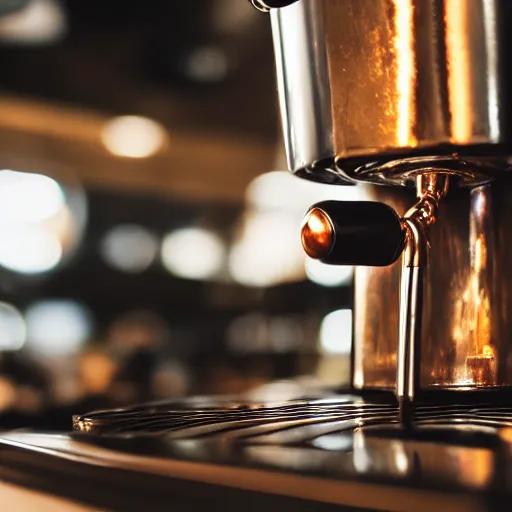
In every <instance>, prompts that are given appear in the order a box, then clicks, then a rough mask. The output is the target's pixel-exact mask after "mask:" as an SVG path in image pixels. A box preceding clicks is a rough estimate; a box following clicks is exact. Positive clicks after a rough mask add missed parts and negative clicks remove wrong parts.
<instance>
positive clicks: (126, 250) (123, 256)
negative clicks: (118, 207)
mask: <svg viewBox="0 0 512 512" xmlns="http://www.w3.org/2000/svg"><path fill="white" fill-rule="evenodd" d="M159 248H160V240H159V238H158V236H157V235H156V234H155V233H153V232H152V231H150V230H149V229H147V228H145V227H144V226H139V225H137V224H122V225H119V226H116V227H114V228H112V229H111V230H109V231H108V232H107V233H106V235H105V236H104V238H103V240H102V242H101V247H100V252H101V255H102V257H103V259H104V260H105V261H106V262H107V263H108V264H109V265H110V266H111V267H113V268H115V269H117V270H121V271H123V272H129V273H138V272H143V271H144V270H147V268H148V267H149V266H150V265H151V263H153V261H154V260H155V258H156V256H157V254H158V250H159Z"/></svg>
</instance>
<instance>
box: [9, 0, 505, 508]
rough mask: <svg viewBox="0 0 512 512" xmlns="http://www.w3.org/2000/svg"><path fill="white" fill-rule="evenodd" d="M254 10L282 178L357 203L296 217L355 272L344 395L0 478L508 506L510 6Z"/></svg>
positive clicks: (131, 427) (155, 414)
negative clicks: (274, 103)
mask: <svg viewBox="0 0 512 512" xmlns="http://www.w3.org/2000/svg"><path fill="white" fill-rule="evenodd" d="M252 3H253V4H254V5H255V6H256V7H257V8H259V9H260V10H262V11H268V12H270V14H269V16H270V18H271V22H272V29H273V34H274V42H275V53H276V62H277V78H278V89H279V94H280V104H281V110H282V118H283V126H284V138H285V143H286V149H287V155H288V162H289V167H290V169H291V170H292V171H293V172H294V173H296V174H297V175H298V176H300V177H301V178H305V179H309V180H312V181H320V182H324V183H331V184H332V185H333V186H363V187H364V190H366V191H367V194H368V201H364V202H335V201H326V202H323V203H319V204H317V205H312V207H311V209H310V210H309V211H308V212H307V213H306V217H305V219H304V223H303V226H302V231H301V234H302V242H303V245H304V249H305V251H306V253H307V254H308V255H309V256H311V257H313V258H317V259H319V260H322V261H324V262H326V263H330V264H334V265H336V264H350V265H356V266H357V271H356V279H355V339H354V347H353V369H352V372H353V377H352V385H353V386H352V387H353V389H352V391H351V394H350V395H330V396H328V397H320V398H319V397H315V398H307V397H305V398H303V399H297V400H292V401H289V402H285V403H279V404H275V403H255V402H245V401H233V400H221V401H218V400H213V399H209V398H196V399H190V400H186V401H184V402H179V403H178V402H173V403H159V404H149V405H147V406H139V407H133V408H129V409H123V410H115V411H100V412H93V413H90V414H86V415H82V416H78V417H76V418H75V419H74V432H73V433H71V434H63V435H40V434H33V433H26V432H13V433H4V434H2V435H0V482H10V483H15V484H18V485H20V484H21V485H25V486H27V487H31V488H37V489H39V490H42V491H44V492H47V493H52V494H57V495H59V496H62V497H65V498H70V499H73V500H75V501H76V502H80V503H81V504H86V505H87V506H88V507H91V506H92V507H96V508H97V507H100V509H102V510H103V509H105V508H107V509H109V510H112V509H114V510H120V509H123V510H141V507H143V508H144V509H145V510H163V509H165V510H168V509H169V508H172V509H173V510H198V509H199V508H201V509H204V508H205V507H212V506H213V507H214V509H215V510H217V509H220V508H222V509H223V510H226V511H231V510H233V511H235V510H236V511H238V510H241V509H243V510H246V511H256V510H261V509H262V508H268V509H269V510H280V511H284V510H293V511H301V510H308V511H309V510H315V511H334V510H336V511H356V510H387V511H401V512H407V511H411V510H414V511H415V512H420V511H431V510H433V509H435V510H437V511H439V512H441V511H450V512H452V511H484V510H508V509H509V506H508V503H509V502H510V498H511V497H512V391H511V386H512V339H510V338H511V336H512V240H509V235H508V233H509V230H511V229H512V201H511V199H512V185H511V179H510V177H509V173H510V172H511V169H510V167H511V165H512V160H511V158H512V87H511V85H512V74H511V72H510V71H509V70H510V69H512V58H511V57H512V56H511V55H509V53H510V52H511V51H512V46H511V44H510V43H511V42H512V41H511V38H512V31H510V30H509V26H511V22H512V2H509V1H507V0H252ZM509 33H510V35H509ZM57 482H59V483H60V485H59V483H57ZM0 500H1V498H0Z"/></svg>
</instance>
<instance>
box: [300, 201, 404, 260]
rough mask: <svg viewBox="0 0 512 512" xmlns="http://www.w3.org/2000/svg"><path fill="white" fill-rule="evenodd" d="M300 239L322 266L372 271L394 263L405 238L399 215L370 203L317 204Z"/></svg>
mask: <svg viewBox="0 0 512 512" xmlns="http://www.w3.org/2000/svg"><path fill="white" fill-rule="evenodd" d="M301 235H302V245H303V247H304V250H305V251H306V253H307V254H308V256H310V257H312V258H315V259H318V260H320V261H322V262H323V263H328V264H332V265H365V266H372V267H382V266H386V265H391V264H392V263H394V262H395V261H396V260H397V259H398V258H399V256H400V254H401V253H402V251H403V249H404V246H405V238H406V233H405V230H404V228H403V226H402V222H401V220H400V217H399V216H398V214H397V213H396V212H395V211H394V210H393V209H392V208H390V207H389V206H387V205H385V204H383V203H376V202H370V201H353V202H351V201H323V202H321V203H317V204H315V205H314V206H312V207H311V208H310V209H309V211H308V213H307V214H306V217H305V219H304V222H303V225H302V233H301Z"/></svg>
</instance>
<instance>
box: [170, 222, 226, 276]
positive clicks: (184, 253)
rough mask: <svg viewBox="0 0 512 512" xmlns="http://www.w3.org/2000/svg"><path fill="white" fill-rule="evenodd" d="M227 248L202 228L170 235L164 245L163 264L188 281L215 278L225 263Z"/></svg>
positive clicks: (192, 228) (179, 230) (215, 235)
mask: <svg viewBox="0 0 512 512" xmlns="http://www.w3.org/2000/svg"><path fill="white" fill-rule="evenodd" d="M224 258H225V247H224V243H223V242H222V240H221V238H220V237H219V236H218V235H217V234H215V233H214V232H212V231H209V230H207V229H203V228H199V227H190V228H182V229H178V230H176V231H173V232H172V233H169V234H168V235H167V236H166V237H165V238H164V241H163V243H162V262H163V264H164V266H165V268H166V269H167V270H168V271H169V272H171V273H172V274H174V275H176V276H178V277H183V278H185V279H197V280H202V279H211V278H213V277H215V276H216V275H217V274H218V273H219V272H220V271H221V268H222V266H223V264H224Z"/></svg>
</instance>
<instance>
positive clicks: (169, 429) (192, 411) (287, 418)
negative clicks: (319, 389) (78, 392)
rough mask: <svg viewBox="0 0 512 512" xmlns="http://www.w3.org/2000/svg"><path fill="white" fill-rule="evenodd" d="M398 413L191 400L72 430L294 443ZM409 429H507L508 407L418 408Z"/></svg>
mask: <svg viewBox="0 0 512 512" xmlns="http://www.w3.org/2000/svg"><path fill="white" fill-rule="evenodd" d="M397 423H398V409H397V407H396V405H393V404H390V403H368V402H365V401H363V400H361V399H358V398H354V397H339V398H335V399H332V398H330V399H321V400H310V401H308V400H298V401H291V402H286V403H284V404H274V405H268V404H257V403H237V402H217V403H214V404H212V403H211V402H209V401H204V402H203V401H201V400H199V401H198V400H191V401H189V402H179V403H177V402H168V403H160V404H152V405H147V406H138V407H132V408H127V409H118V410H112V411H99V412H94V413H90V414H85V415H82V416H77V417H75V418H74V429H75V431H78V432H83V433H91V434H96V435H102V436H123V437H124V436H130V437H134V436H148V435H150V436H159V435H165V437H166V439H168V440H172V439H197V438H209V439H210V438H212V439H221V440H222V441H229V440H233V441H236V440H243V441H244V442H249V443H256V444H258V443H265V444H268V443H271V444H274V443H275V444H296V443H301V442H306V441H308V442H311V441H312V440H314V439H316V438H318V437H320V436H323V435H326V434H333V433H339V432H344V431H347V430H353V429H355V428H359V427H367V428H371V427H373V426H385V425H389V426H393V425H396V424H397ZM414 424H415V426H416V427H417V428H418V429H420V430H427V429H436V428H442V429H446V428H448V429H452V428H453V429H454V430H457V429H461V428H472V429H481V430H486V431H494V430H496V429H497V428H500V427H510V426H512V406H509V405H495V404H492V405H490V404H486V403H482V404H471V405H446V404H428V405H420V406H419V407H418V408H417V410H416V412H415V422H414Z"/></svg>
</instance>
